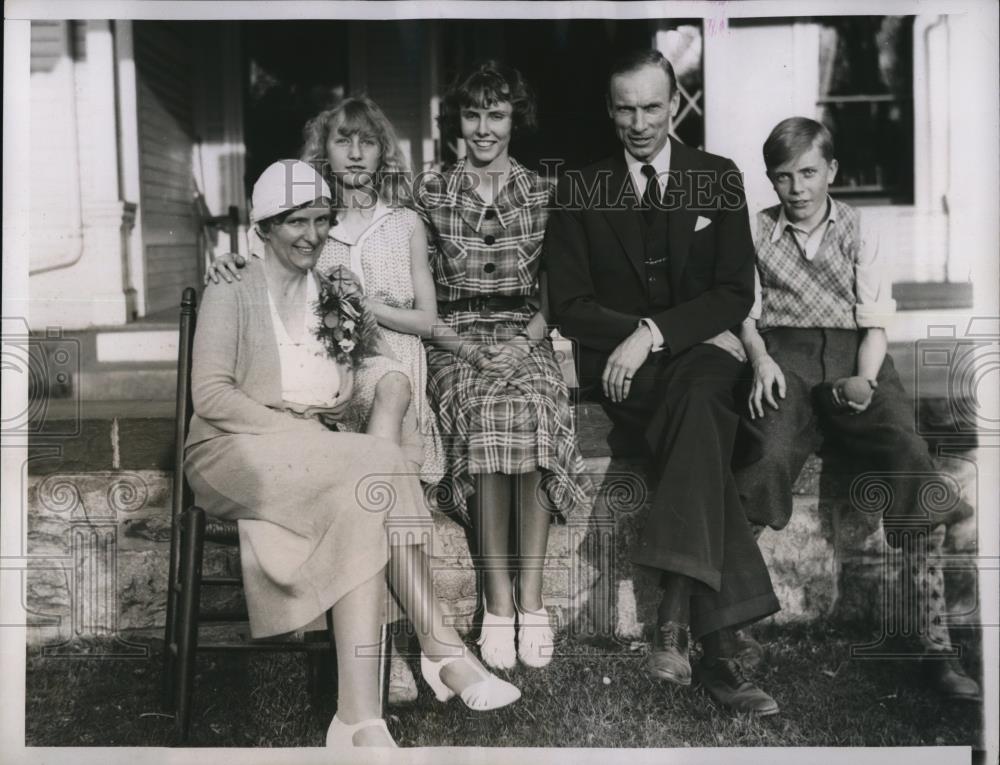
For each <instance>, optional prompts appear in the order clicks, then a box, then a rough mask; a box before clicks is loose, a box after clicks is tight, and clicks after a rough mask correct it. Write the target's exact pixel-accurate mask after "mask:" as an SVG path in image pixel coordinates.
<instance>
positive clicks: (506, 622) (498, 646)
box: [476, 609, 517, 669]
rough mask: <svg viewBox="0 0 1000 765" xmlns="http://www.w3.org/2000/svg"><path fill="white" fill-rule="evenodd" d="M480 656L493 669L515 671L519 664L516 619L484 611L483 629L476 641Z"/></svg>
mask: <svg viewBox="0 0 1000 765" xmlns="http://www.w3.org/2000/svg"><path fill="white" fill-rule="evenodd" d="M476 644H477V645H478V646H479V656H480V658H482V660H483V663H484V664H485V665H486V666H488V667H490V668H492V669H513V668H514V666H515V665H516V664H517V651H516V650H515V648H514V617H513V616H497V615H496V614H491V613H490V612H489V611H487V610H485V609H484V610H483V628H482V630H481V631H480V633H479V638H478V639H477V640H476Z"/></svg>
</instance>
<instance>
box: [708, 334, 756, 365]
mask: <svg viewBox="0 0 1000 765" xmlns="http://www.w3.org/2000/svg"><path fill="white" fill-rule="evenodd" d="M702 342H703V343H704V344H706V345H714V346H715V347H716V348H721V349H722V350H724V351H725V352H726V353H728V354H729V355H730V356H732V357H733V358H734V359H736V360H737V361H738V362H740V363H741V364H742V363H743V362H745V361H746V360H747V352H746V351H745V350H744V349H743V343H741V342H740V339H739V338H738V337H736V335H734V334H733V333H732V332H730V331H729V330H728V329H727V330H725V331H724V332H720V333H719V334H717V335H716V336H715V337H710V338H708V340H703V341H702Z"/></svg>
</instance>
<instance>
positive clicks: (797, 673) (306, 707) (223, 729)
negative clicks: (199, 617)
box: [25, 625, 982, 748]
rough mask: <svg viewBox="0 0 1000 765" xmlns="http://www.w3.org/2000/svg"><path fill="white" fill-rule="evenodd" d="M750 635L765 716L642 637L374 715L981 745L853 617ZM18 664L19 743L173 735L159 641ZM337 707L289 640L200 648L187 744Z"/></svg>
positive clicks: (558, 736) (958, 716) (448, 739)
mask: <svg viewBox="0 0 1000 765" xmlns="http://www.w3.org/2000/svg"><path fill="white" fill-rule="evenodd" d="M756 635H757V637H758V639H760V640H762V642H765V644H766V645H767V646H768V650H769V659H768V661H767V662H766V663H765V664H764V665H763V666H762V668H761V669H760V670H759V671H758V672H757V673H756V675H755V677H756V680H757V681H758V683H759V684H760V685H761V686H762V687H763V688H765V689H766V690H767V691H768V692H769V693H770V694H771V695H773V696H774V697H775V698H776V699H777V700H778V703H779V704H780V705H781V714H780V715H778V716H776V717H771V718H766V719H755V718H750V717H733V716H731V715H729V714H727V713H725V712H724V711H723V710H721V709H719V708H718V707H717V706H716V705H715V704H714V703H713V702H712V701H711V700H710V699H709V698H708V696H707V695H706V694H705V693H704V692H703V691H702V690H701V689H699V688H697V687H691V688H678V687H674V686H671V685H669V684H666V683H658V682H654V681H652V680H649V679H648V678H647V677H646V676H644V675H643V674H642V673H641V671H640V668H639V665H640V662H641V659H642V657H643V655H644V653H645V646H644V645H642V644H633V646H622V647H619V649H618V650H617V651H614V650H609V646H608V645H603V646H597V645H588V644H581V643H578V642H571V641H569V640H563V641H562V642H561V643H560V644H559V646H558V649H557V656H556V659H555V661H554V662H553V663H552V664H551V665H549V667H548V668H546V669H544V670H530V669H522V668H519V669H517V670H514V671H512V672H511V673H508V674H507V677H508V678H509V679H511V680H512V681H513V682H514V683H515V684H517V685H518V686H519V687H520V688H521V690H522V694H523V697H522V699H521V701H520V702H518V703H516V704H514V705H512V706H510V707H507V708H506V709H502V710H498V711H495V712H487V713H474V712H470V711H469V710H467V709H466V708H465V707H464V706H463V705H462V704H461V702H459V701H458V700H453V701H451V702H450V703H448V704H440V703H438V702H437V701H436V700H435V699H434V697H433V695H432V694H431V692H430V690H429V689H428V688H427V686H426V685H425V684H424V683H423V682H422V681H419V680H418V686H419V689H420V696H419V698H418V700H417V701H416V702H415V703H414V704H410V705H405V706H398V707H397V706H393V707H389V709H388V712H387V722H388V725H389V729H390V730H391V731H392V733H393V735H394V736H395V737H396V739H397V741H398V742H399V744H400V745H401V746H533V747H714V746H718V747H732V746H920V745H924V746H936V745H953V746H972V747H973V748H981V746H982V743H981V742H982V719H981V717H982V710H981V707H979V706H977V705H959V704H955V703H948V702H942V701H941V700H939V699H938V698H936V697H935V696H933V695H932V694H931V693H930V692H929V691H927V690H925V689H924V688H923V687H921V685H920V682H919V672H917V671H916V665H915V664H914V663H912V662H909V661H896V662H881V661H852V660H850V659H849V646H850V645H851V644H852V643H858V642H865V641H866V640H867V638H868V637H869V636H868V635H867V634H866V633H865V632H864V631H863V630H857V629H851V628H847V627H845V628H842V629H824V628H823V627H821V626H818V625H817V626H810V627H799V628H792V627H782V628H775V627H770V626H769V627H767V628H760V629H759V630H758V631H757V632H756ZM633 647H634V650H631V649H632V648H633ZM969 670H970V673H973V674H974V676H975V675H976V674H978V672H979V667H976V666H970V667H969ZM26 680H27V683H26V708H25V728H26V741H25V743H26V744H27V745H29V746H165V745H166V746H169V745H173V744H174V743H175V736H174V728H173V718H172V717H171V716H169V715H164V714H163V710H162V707H161V704H160V698H159V683H160V654H159V652H158V650H155V649H154V650H153V651H152V653H151V656H150V657H149V658H147V659H129V660H98V659H89V658H88V659H50V658H42V657H40V656H39V655H38V651H37V649H35V650H34V651H29V653H28V664H27V678H26ZM335 708H336V700H335V698H334V696H333V693H328V694H325V695H323V696H321V697H320V698H319V699H318V701H317V703H315V704H313V703H311V702H310V699H309V696H308V694H307V693H306V667H305V659H304V658H303V657H302V656H298V655H287V654H284V655H282V654H255V655H251V656H246V655H244V656H224V655H223V656H220V655H206V656H202V657H200V658H199V660H198V673H197V680H196V690H195V707H194V718H193V723H192V730H191V738H190V742H189V745H190V746H212V747H268V746H273V747H292V746H322V744H323V739H324V735H325V732H326V726H327V724H328V722H329V720H330V718H331V716H332V715H333V712H334V710H335Z"/></svg>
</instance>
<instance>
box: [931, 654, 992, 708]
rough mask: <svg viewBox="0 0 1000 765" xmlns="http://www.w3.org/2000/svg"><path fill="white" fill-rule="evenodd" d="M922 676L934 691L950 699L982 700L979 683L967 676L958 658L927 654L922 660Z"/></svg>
mask: <svg viewBox="0 0 1000 765" xmlns="http://www.w3.org/2000/svg"><path fill="white" fill-rule="evenodd" d="M923 665H924V677H925V678H926V680H927V684H928V685H930V686H931V687H932V688H933V689H934V690H935V691H937V692H938V693H940V694H941V695H942V696H944V697H945V698H947V699H950V700H952V701H982V700H983V694H982V692H981V691H980V690H979V684H978V683H977V682H976V681H975V680H973V679H972V678H971V677H969V676H968V675H967V674H966V673H965V670H964V669H962V665H961V664H959V663H958V659H955V658H952V657H947V658H945V657H936V656H934V654H929V655H928V656H926V657H925V658H924V660H923Z"/></svg>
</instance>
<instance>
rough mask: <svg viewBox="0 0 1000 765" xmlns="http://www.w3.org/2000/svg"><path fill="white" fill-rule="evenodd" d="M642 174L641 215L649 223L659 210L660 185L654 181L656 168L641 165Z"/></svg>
mask: <svg viewBox="0 0 1000 765" xmlns="http://www.w3.org/2000/svg"><path fill="white" fill-rule="evenodd" d="M642 174H643V175H644V176H646V189H645V190H644V191H643V192H642V214H643V216H644V217H645V218H646V221H647V222H649V221H650V220H652V218H653V216H654V215H655V214H656V211H657V210H658V209H659V203H660V184H659V181H657V179H656V168H655V167H653V166H652V165H643V166H642Z"/></svg>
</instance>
